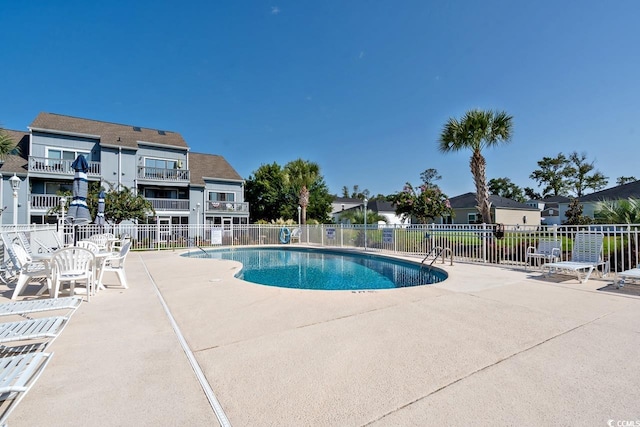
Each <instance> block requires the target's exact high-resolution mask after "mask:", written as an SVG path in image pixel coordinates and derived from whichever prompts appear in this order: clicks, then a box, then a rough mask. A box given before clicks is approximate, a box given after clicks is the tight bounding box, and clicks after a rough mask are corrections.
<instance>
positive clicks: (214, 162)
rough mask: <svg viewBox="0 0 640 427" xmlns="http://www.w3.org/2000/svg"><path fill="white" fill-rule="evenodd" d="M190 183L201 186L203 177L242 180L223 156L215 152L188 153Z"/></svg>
mask: <svg viewBox="0 0 640 427" xmlns="http://www.w3.org/2000/svg"><path fill="white" fill-rule="evenodd" d="M189 171H190V172H189V173H190V174H191V184H192V185H200V186H203V185H204V184H205V183H204V177H207V178H217V179H223V180H234V181H242V177H241V176H240V175H239V174H238V172H236V170H235V169H234V168H233V167H231V165H230V164H229V163H228V162H227V161H226V160H225V158H224V157H222V156H218V155H216V154H204V153H189Z"/></svg>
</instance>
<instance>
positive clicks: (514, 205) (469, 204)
mask: <svg viewBox="0 0 640 427" xmlns="http://www.w3.org/2000/svg"><path fill="white" fill-rule="evenodd" d="M489 201H490V202H491V206H492V207H495V208H505V209H522V210H530V211H537V210H538V209H536V208H532V207H531V206H529V205H526V204H524V203H520V202H516V201H515V200H512V199H507V198H506V197H500V196H496V195H495V194H492V195H490V196H489ZM449 202H450V203H451V207H452V208H453V209H470V208H474V207H475V206H476V205H477V203H476V194H475V193H465V194H461V195H460V196H456V197H451V198H450V199H449Z"/></svg>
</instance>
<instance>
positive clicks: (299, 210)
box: [298, 205, 302, 225]
mask: <svg viewBox="0 0 640 427" xmlns="http://www.w3.org/2000/svg"><path fill="white" fill-rule="evenodd" d="M301 212H302V206H300V205H298V225H300V213H301Z"/></svg>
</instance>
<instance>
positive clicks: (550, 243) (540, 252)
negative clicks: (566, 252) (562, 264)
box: [525, 240, 562, 269]
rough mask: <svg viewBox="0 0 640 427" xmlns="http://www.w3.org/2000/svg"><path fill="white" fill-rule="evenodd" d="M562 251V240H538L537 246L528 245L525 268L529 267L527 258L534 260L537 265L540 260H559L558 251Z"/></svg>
mask: <svg viewBox="0 0 640 427" xmlns="http://www.w3.org/2000/svg"><path fill="white" fill-rule="evenodd" d="M561 251H562V242H561V241H560V240H540V241H539V242H538V247H537V248H536V247H534V246H529V247H528V248H527V253H526V256H525V268H526V269H528V268H529V260H536V263H537V264H538V265H539V264H540V261H541V260H542V261H545V262H556V261H560V253H561Z"/></svg>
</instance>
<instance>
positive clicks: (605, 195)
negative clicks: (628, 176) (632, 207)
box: [578, 180, 640, 202]
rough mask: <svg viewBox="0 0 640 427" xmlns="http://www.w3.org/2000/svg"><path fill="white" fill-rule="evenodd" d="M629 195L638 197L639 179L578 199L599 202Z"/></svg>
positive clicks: (639, 194) (639, 195) (626, 197)
mask: <svg viewBox="0 0 640 427" xmlns="http://www.w3.org/2000/svg"><path fill="white" fill-rule="evenodd" d="M629 197H633V198H634V199H637V198H640V180H638V181H634V182H629V183H627V184H623V185H617V186H615V187H611V188H607V189H606V190H602V191H597V192H595V193H591V194H587V195H586V196H582V197H580V198H579V199H578V200H579V201H581V202H599V201H602V200H622V199H628V198H629Z"/></svg>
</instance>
